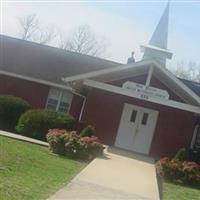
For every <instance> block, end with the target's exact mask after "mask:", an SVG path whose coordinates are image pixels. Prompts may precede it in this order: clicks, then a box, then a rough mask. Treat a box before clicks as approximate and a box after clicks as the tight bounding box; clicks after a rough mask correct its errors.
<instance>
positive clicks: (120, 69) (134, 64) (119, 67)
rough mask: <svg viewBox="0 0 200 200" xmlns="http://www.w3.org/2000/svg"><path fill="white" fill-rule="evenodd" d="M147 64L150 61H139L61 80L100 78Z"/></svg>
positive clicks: (150, 62)
mask: <svg viewBox="0 0 200 200" xmlns="http://www.w3.org/2000/svg"><path fill="white" fill-rule="evenodd" d="M149 64H152V61H151V60H143V61H139V62H135V63H131V64H126V65H119V66H115V67H112V68H109V69H102V70H97V71H95V72H89V73H84V74H81V75H76V76H71V77H67V78H62V80H63V81H64V82H72V81H77V80H82V79H87V78H91V77H96V76H100V75H106V74H109V73H113V72H118V71H124V70H125V69H131V68H135V67H141V66H144V65H149Z"/></svg>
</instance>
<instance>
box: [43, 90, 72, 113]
mask: <svg viewBox="0 0 200 200" xmlns="http://www.w3.org/2000/svg"><path fill="white" fill-rule="evenodd" d="M52 89H55V90H57V91H58V92H59V95H58V103H57V105H56V108H55V111H56V112H58V110H59V107H60V103H61V99H62V96H63V93H68V94H69V95H70V99H69V102H67V103H69V107H68V108H67V111H66V112H67V113H69V112H70V108H71V105H72V100H73V95H74V93H72V92H69V91H66V90H62V89H59V88H56V87H51V88H49V93H48V96H47V99H46V104H45V109H48V108H47V106H48V100H49V96H50V92H51V90H52Z"/></svg>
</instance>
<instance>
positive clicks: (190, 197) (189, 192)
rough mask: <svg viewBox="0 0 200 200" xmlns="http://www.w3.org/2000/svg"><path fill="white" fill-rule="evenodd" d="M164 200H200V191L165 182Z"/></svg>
mask: <svg viewBox="0 0 200 200" xmlns="http://www.w3.org/2000/svg"><path fill="white" fill-rule="evenodd" d="M163 200H200V190H198V189H193V188H190V187H184V186H180V185H175V184H172V183H167V182H164V184H163Z"/></svg>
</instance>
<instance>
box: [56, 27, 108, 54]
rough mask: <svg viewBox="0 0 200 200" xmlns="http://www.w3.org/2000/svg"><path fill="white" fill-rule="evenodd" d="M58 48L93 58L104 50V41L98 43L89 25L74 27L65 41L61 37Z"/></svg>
mask: <svg viewBox="0 0 200 200" xmlns="http://www.w3.org/2000/svg"><path fill="white" fill-rule="evenodd" d="M59 47H60V48H62V49H65V50H69V51H73V52H78V53H82V54H88V55H93V56H100V55H102V54H103V53H104V52H105V50H106V45H105V40H104V41H99V40H98V39H97V37H96V36H95V34H94V33H93V32H92V31H91V28H90V26H89V25H81V26H78V27H76V28H75V29H74V31H73V32H72V33H71V35H70V37H69V38H67V39H64V38H63V36H61V41H60V45H59Z"/></svg>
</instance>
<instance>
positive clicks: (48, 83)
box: [0, 70, 72, 91]
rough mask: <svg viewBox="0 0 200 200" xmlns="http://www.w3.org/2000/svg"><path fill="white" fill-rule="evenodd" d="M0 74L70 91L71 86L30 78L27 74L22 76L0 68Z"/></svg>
mask: <svg viewBox="0 0 200 200" xmlns="http://www.w3.org/2000/svg"><path fill="white" fill-rule="evenodd" d="M0 74H2V75H6V76H11V77H14V78H19V79H23V80H27V81H31V82H35V83H40V84H43V85H48V86H53V87H56V88H60V89H64V90H69V91H72V88H71V87H68V86H64V85H60V84H57V83H52V82H49V81H45V80H41V79H37V78H32V77H29V76H24V75H20V74H16V73H12V72H7V71H2V70H0Z"/></svg>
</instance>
